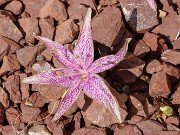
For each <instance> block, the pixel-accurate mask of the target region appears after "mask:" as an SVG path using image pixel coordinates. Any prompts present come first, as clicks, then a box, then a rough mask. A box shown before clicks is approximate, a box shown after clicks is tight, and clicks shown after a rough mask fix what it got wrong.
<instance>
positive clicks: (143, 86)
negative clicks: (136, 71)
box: [129, 79, 148, 93]
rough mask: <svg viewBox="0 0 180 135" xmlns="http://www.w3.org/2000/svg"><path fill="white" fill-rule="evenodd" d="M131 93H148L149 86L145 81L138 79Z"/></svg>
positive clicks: (131, 87)
mask: <svg viewBox="0 0 180 135" xmlns="http://www.w3.org/2000/svg"><path fill="white" fill-rule="evenodd" d="M129 91H130V92H131V93H135V92H147V91H148V86H147V83H146V82H145V81H144V80H141V79H137V80H136V82H135V83H132V84H131V86H130V88H129Z"/></svg>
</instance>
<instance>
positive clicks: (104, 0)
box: [99, 0, 117, 6]
mask: <svg viewBox="0 0 180 135" xmlns="http://www.w3.org/2000/svg"><path fill="white" fill-rule="evenodd" d="M116 3H117V0H100V1H99V5H101V6H109V5H113V4H116Z"/></svg>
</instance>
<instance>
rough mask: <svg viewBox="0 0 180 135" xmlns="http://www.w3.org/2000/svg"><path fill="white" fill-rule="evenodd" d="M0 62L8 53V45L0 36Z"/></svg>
mask: <svg viewBox="0 0 180 135" xmlns="http://www.w3.org/2000/svg"><path fill="white" fill-rule="evenodd" d="M0 43H1V47H0V61H1V60H2V58H3V57H4V56H5V55H6V54H7V53H8V49H9V45H8V44H7V43H6V42H5V41H4V40H3V38H2V37H1V36H0Z"/></svg>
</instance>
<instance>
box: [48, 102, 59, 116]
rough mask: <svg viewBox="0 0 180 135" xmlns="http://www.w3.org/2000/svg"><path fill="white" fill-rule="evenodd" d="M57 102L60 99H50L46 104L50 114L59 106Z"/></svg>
mask: <svg viewBox="0 0 180 135" xmlns="http://www.w3.org/2000/svg"><path fill="white" fill-rule="evenodd" d="M59 103H60V100H53V101H50V103H49V105H48V112H49V113H50V114H55V113H56V112H57V110H58V108H59Z"/></svg>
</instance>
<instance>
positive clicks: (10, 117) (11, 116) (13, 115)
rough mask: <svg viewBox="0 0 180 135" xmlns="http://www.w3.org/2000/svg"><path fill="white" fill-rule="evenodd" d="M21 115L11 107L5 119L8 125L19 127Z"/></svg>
mask: <svg viewBox="0 0 180 135" xmlns="http://www.w3.org/2000/svg"><path fill="white" fill-rule="evenodd" d="M20 115H21V114H20V113H19V112H18V111H17V110H16V109H15V108H13V107H10V108H9V109H7V111H6V118H7V121H8V123H9V125H17V126H18V125H19V124H20V118H19V116H20Z"/></svg>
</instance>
